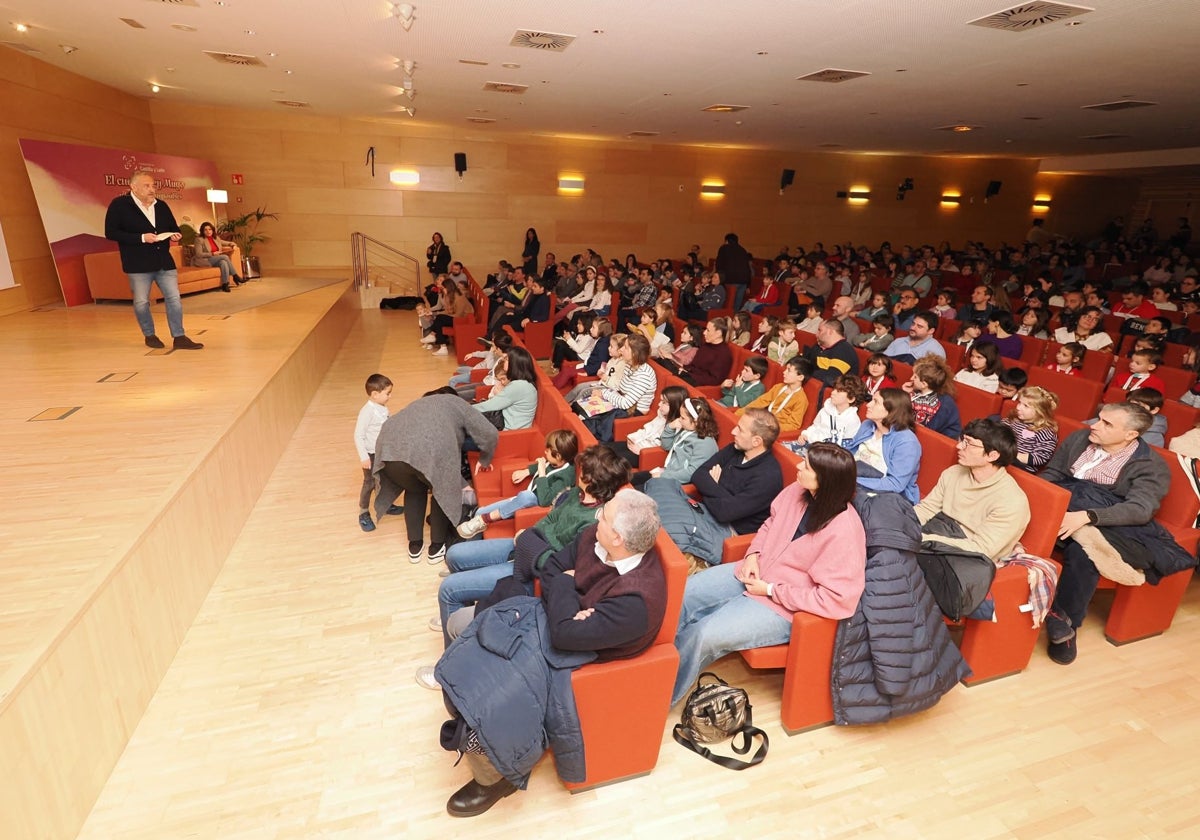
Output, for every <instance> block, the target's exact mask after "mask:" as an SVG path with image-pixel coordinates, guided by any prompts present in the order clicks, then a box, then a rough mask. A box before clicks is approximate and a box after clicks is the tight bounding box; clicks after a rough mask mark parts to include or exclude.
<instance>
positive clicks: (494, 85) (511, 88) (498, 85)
mask: <svg viewBox="0 0 1200 840" xmlns="http://www.w3.org/2000/svg"><path fill="white" fill-rule="evenodd" d="M483 89H484V90H490V91H491V92H492V93H515V94H518V95H520V94H522V93H524V92H525V91H527V90H529V85H514V84H512V83H511V82H484V83H483Z"/></svg>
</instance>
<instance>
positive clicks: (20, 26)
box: [12, 23, 29, 32]
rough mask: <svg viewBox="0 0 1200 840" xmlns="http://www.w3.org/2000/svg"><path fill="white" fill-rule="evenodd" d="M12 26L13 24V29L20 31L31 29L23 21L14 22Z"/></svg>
mask: <svg viewBox="0 0 1200 840" xmlns="http://www.w3.org/2000/svg"><path fill="white" fill-rule="evenodd" d="M12 26H13V29H15V30H17V31H18V32H28V31H29V27H28V26H27V25H25V24H23V23H14V24H13V25H12Z"/></svg>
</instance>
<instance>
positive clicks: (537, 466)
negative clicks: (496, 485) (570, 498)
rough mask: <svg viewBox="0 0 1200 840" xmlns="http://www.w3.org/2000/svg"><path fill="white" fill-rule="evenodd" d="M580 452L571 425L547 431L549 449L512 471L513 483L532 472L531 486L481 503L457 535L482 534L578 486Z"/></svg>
mask: <svg viewBox="0 0 1200 840" xmlns="http://www.w3.org/2000/svg"><path fill="white" fill-rule="evenodd" d="M578 454H579V438H577V437H576V436H575V433H574V432H572V431H571V430H570V429H555V430H554V431H553V432H551V433H550V434H548V435H546V450H545V452H544V453H543V454H542V457H540V458H538V459H537V460H536V461H535V462H534V463H532V464H530V465H529V466H528V467H526V468H525V469H521V470H516V471H515V472H514V473H513V474H512V483H513V484H521V483H522V482H524V481H525V480H526V479H527V478H530V477H531V476H532V478H533V481H531V482H530V483H529V486H528V487H527V488H525V489H524V490H522V491H521V492H519V493H517V494H516V495H515V496H509V497H508V498H507V499H501V500H500V501H498V502H494V503H492V504H490V505H484V506H483V507H481V508H480V509H479V510H478V511H476V513H475V515H474V516H472V517H471V518H470V519H468V520H467V521H466V522H463V523H462V524H461V525H459V526H458V535H459V536H460V537H462V538H463V539H464V540H469V539H472V538H473V537H475V536H478V535H479V534H482V533H483V532H484V531H486V530H487V527H488V525H490V524H492V523H493V522H499V521H500V520H501V519H512V518H513V516H515V515H516V513H517V511H519V510H524V509H525V508H531V507H537V506H541V507H549V506H550V505H551V504H553V502H554V500H555V499H556V498H558V494H559V493H561V492H562V491H564V490H569V489H570V488H572V487H574V486H575V456H576V455H578Z"/></svg>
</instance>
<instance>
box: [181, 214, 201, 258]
mask: <svg viewBox="0 0 1200 840" xmlns="http://www.w3.org/2000/svg"><path fill="white" fill-rule="evenodd" d="M179 233H180V236H181V238H180V240H179V245H180V248H181V251H182V254H183V262H184V263H185V264H186V265H191V264H192V257H193V256H195V253H196V237H197V236H199V234H198V233H196V229H195V228H194V227H192V226H191V225H189V224H188V223H187V222H184V223H183V224H181V225H180V226H179Z"/></svg>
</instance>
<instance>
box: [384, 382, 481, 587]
mask: <svg viewBox="0 0 1200 840" xmlns="http://www.w3.org/2000/svg"><path fill="white" fill-rule="evenodd" d="M447 391H448V392H445V391H434V392H432V393H429V394H426V395H425V396H423V397H421V398H420V399H419V400H416V401H415V402H412V403H409V404H408V405H407V406H405V407H404V408H402V409H401V410H400V411H398V412H396V413H395V414H393V415H392V416H391V417H389V418H388V419H387V420H386V421H384V424H383V428H382V429H380V430H379V438H378V440H377V441H376V442H375V474H376V475H378V476H379V494H378V495H377V496H376V497H375V510H376V514H377V515H382V513H383V512H384V511H386V510H387V509H388V507H389V506H390V505H391V504H392V502H394V501H395V500H396V497H397V496H399V495H400V493H404V497H405V498H404V524H405V526H406V527H407V529H408V559H409V562H412V563H419V562H421V555H422V553H424V550H425V539H424V531H425V509H426V500H427V499H428V498H429V494H430V492H431V491H432V493H433V504H432V505H429V508H430V511H429V562H430V563H431V564H433V563H440V562H441V560H442V558H443V557H445V556H446V540H447V538H448V537H449V536H450V532H451V530H453V528H454V526H455V525H457V524H458V520H459V519H460V518H461V514H462V491H463V486H464V485H465V483H466V482H464V481H463V477H462V473H461V471H460V469H459V458H460V457H461V455H460V453H461V452H462V445H463V441H464V440H465V439H466V438H467V437H468V436H469V437H471V438H472V439H473V440H474V441H475V444H476V445H477V446H478V447H479V466H480V467H486V466H488V465H489V464H491V462H492V454H493V453H494V452H495V451H496V444H497V443H498V442H499V440H500V433H499V432H497V431H496V427H495V426H493V425H492V424H491V423H489V422H488V420H487V418H485V417H484V416H483V415H482V414H480V413H479V412H478V411H476V410H475V408H474V407H473V406H472V405H471V404H470V403H468V402H466V401H465V400H463V398H462V397H460V396H458V395H457V394H456V393H454V391H453V390H450V389H447Z"/></svg>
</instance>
